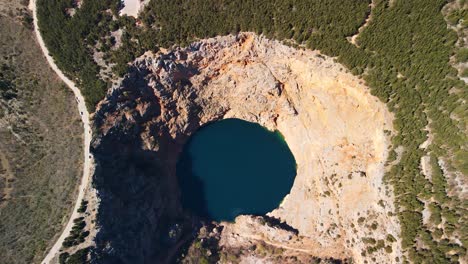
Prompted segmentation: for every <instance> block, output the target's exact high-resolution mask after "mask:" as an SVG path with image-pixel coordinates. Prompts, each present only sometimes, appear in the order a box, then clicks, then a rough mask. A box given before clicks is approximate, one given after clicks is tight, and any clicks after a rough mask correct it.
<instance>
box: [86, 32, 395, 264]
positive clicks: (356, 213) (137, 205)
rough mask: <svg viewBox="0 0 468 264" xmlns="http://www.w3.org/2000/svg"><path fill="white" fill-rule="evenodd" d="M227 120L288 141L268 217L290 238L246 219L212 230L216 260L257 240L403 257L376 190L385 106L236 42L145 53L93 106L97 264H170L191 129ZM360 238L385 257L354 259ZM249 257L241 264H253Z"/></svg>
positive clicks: (297, 55)
mask: <svg viewBox="0 0 468 264" xmlns="http://www.w3.org/2000/svg"><path fill="white" fill-rule="evenodd" d="M232 117H235V118H240V119H244V120H247V121H250V122H257V123H259V124H261V125H263V126H265V127H267V128H269V129H272V130H274V129H277V130H279V131H280V132H281V133H282V134H283V135H284V136H285V139H286V142H287V143H288V145H289V147H290V149H291V151H292V153H293V154H294V157H295V159H296V161H297V176H296V179H295V182H294V186H293V188H292V189H291V193H290V194H289V195H288V196H287V197H286V198H285V199H284V201H283V203H282V204H281V205H280V206H279V207H278V209H276V210H274V211H273V212H271V213H270V214H269V215H270V217H274V218H277V219H279V220H281V221H283V222H284V223H285V224H286V225H288V226H290V227H291V228H293V229H295V230H297V232H296V233H294V234H290V235H286V236H281V235H280V234H281V232H287V231H284V230H283V231H281V230H280V229H281V228H280V227H277V228H264V227H262V225H263V224H262V223H263V221H256V220H254V219H253V218H252V219H250V220H249V217H248V216H243V217H239V218H238V219H237V221H236V223H220V224H219V226H221V227H223V229H222V230H223V231H222V232H221V234H220V235H219V239H220V240H219V245H220V247H221V248H235V247H238V248H241V247H245V246H248V245H249V244H252V243H254V241H256V240H262V241H264V242H265V243H267V244H269V245H271V246H274V247H280V248H283V249H285V250H288V251H291V252H299V253H301V254H310V255H314V256H318V257H322V258H328V257H335V258H353V260H354V261H355V262H358V263H362V262H364V260H366V259H367V260H371V259H372V258H376V259H377V260H379V262H380V263H384V262H386V263H388V262H392V261H393V260H394V259H395V257H397V256H400V255H401V249H400V247H399V243H391V242H388V241H386V240H385V239H386V236H387V234H391V235H393V236H394V237H395V238H398V234H399V225H398V222H397V219H396V217H394V216H389V214H388V212H392V211H393V210H394V208H393V198H392V192H391V189H389V188H388V187H387V186H385V185H383V182H382V177H383V173H384V163H385V160H386V156H387V148H388V146H387V136H386V134H388V133H389V132H390V131H391V115H390V114H389V113H388V111H387V110H386V108H385V105H384V104H383V103H381V102H379V101H378V100H377V99H376V98H375V97H373V96H371V95H370V93H369V90H368V89H367V88H366V87H365V86H364V85H363V83H362V81H360V80H359V79H358V78H356V77H354V76H352V75H351V74H350V73H348V72H346V70H345V69H344V68H343V67H342V66H340V65H338V64H336V63H335V62H334V61H333V59H331V58H326V57H325V56H322V55H320V54H319V53H318V52H313V51H305V50H296V49H293V48H290V47H287V46H284V45H282V44H280V43H279V42H276V41H270V40H267V39H264V38H262V37H258V36H255V35H253V34H249V33H244V34H240V35H238V36H226V37H218V38H213V39H208V40H202V41H200V42H196V43H193V44H191V45H190V46H189V47H188V48H178V49H175V50H172V51H166V50H163V51H161V52H159V53H157V54H152V53H146V54H145V55H144V56H142V57H141V58H139V59H137V60H136V61H135V62H134V64H133V65H132V70H131V72H130V73H129V74H128V76H126V78H125V79H124V80H123V81H122V83H121V84H120V85H119V86H118V87H115V88H114V89H113V90H112V91H111V92H109V94H108V96H107V97H106V99H105V100H104V101H103V102H101V104H100V106H99V108H98V111H97V113H96V116H95V129H96V134H97V136H96V138H95V140H94V144H93V148H94V149H93V151H94V153H95V156H96V163H97V170H96V174H95V176H94V185H95V187H96V189H97V190H98V192H99V196H100V199H101V203H100V209H99V212H98V225H99V226H100V228H101V229H100V232H99V233H98V236H97V238H96V242H97V247H98V249H97V251H98V252H99V253H100V254H101V256H106V258H107V259H109V260H112V259H114V260H116V259H119V260H121V261H123V262H127V263H129V262H131V260H133V261H134V262H135V260H137V261H138V262H141V263H143V262H149V261H150V260H151V259H155V258H158V259H160V260H166V259H167V257H171V256H170V255H171V254H172V250H171V248H174V247H177V242H174V241H172V242H171V241H170V239H168V238H167V233H168V230H169V229H171V227H172V226H173V225H174V223H185V226H190V224H187V223H191V220H189V219H188V218H187V217H184V216H183V215H184V213H183V209H182V208H181V205H180V202H179V189H178V186H177V178H176V175H175V164H176V161H177V157H178V154H179V153H180V151H181V149H182V146H183V144H184V143H185V142H186V140H187V139H188V137H189V136H190V135H191V134H192V133H194V132H195V131H196V130H197V129H198V128H199V127H200V126H202V125H204V124H206V123H208V122H213V121H216V120H220V119H223V118H232ZM385 130H387V132H386V131H385ZM390 215H391V214H390ZM364 237H368V238H373V239H375V240H376V241H379V240H383V242H384V246H386V247H387V253H385V251H384V250H383V247H382V242H381V243H380V244H378V245H380V247H378V249H376V250H370V251H371V252H369V253H368V252H366V253H364V254H363V253H362V252H364V251H369V250H368V248H369V246H375V245H374V244H372V243H371V244H370V245H369V244H366V243H364V242H363V238H364ZM181 239H182V238H181ZM388 248H390V249H391V253H389V252H390V250H389V249H388ZM248 254H250V255H248V256H241V258H243V259H244V260H245V261H246V262H249V261H250V262H251V261H254V260H255V259H256V256H253V255H252V254H254V253H248ZM363 255H364V256H363ZM257 257H258V256H257Z"/></svg>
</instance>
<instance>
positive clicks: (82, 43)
mask: <svg viewBox="0 0 468 264" xmlns="http://www.w3.org/2000/svg"><path fill="white" fill-rule="evenodd" d="M46 2H47V3H46ZM70 2H71V0H68V1H67V0H57V1H54V2H53V1H41V2H40V3H41V6H40V7H41V8H40V11H41V12H40V14H42V15H41V26H42V25H44V28H45V25H57V24H63V25H64V26H61V27H56V28H55V29H50V27H47V28H48V30H46V31H44V34H45V36H46V37H47V44H48V45H49V46H50V48H51V50H52V52H53V53H54V57H55V58H56V60H57V61H58V62H59V66H60V67H62V69H64V70H66V71H67V72H68V73H69V74H73V73H75V76H74V77H77V78H79V79H80V80H81V81H80V84H82V87H83V90H84V91H85V96H86V97H87V98H88V100H89V102H90V104H94V103H95V102H97V100H99V99H100V98H101V97H102V94H103V90H104V88H105V85H104V84H102V81H99V80H98V79H97V78H96V76H97V71H98V69H97V67H96V66H95V65H94V64H93V63H92V61H91V59H90V58H91V55H90V46H93V45H94V44H95V43H98V42H100V43H101V44H103V43H104V44H105V45H107V47H105V48H104V49H103V50H104V51H106V53H107V57H108V59H109V60H110V61H112V62H114V63H116V66H115V67H114V72H115V73H116V74H118V75H122V74H124V73H125V72H126V69H127V63H128V62H130V61H131V60H133V59H134V58H135V57H136V56H139V55H140V54H142V53H143V52H144V51H146V50H157V49H158V47H159V46H165V47H168V46H171V45H186V44H187V43H189V42H191V41H193V40H196V39H199V38H206V37H213V36H216V35H225V34H229V33H236V32H239V31H254V32H257V33H259V34H263V35H265V36H267V37H269V38H273V39H280V40H285V43H287V44H290V45H295V46H300V47H307V48H311V49H319V50H321V51H322V52H323V53H325V54H327V55H330V56H334V57H337V60H338V61H339V62H341V63H343V64H344V65H346V66H347V67H348V68H349V69H350V70H351V72H352V73H354V74H357V75H360V76H361V77H362V78H364V80H365V81H366V83H367V84H368V85H369V86H370V87H371V91H372V93H373V94H374V95H375V96H377V97H378V98H380V99H381V100H382V101H384V102H386V103H387V105H388V107H389V109H390V110H391V111H392V112H394V113H395V121H394V127H395V129H396V131H397V134H396V135H395V136H394V138H393V140H392V143H393V147H394V149H395V148H396V147H398V146H401V147H403V150H404V151H403V152H402V153H401V154H400V162H399V163H398V164H397V165H395V166H393V167H392V168H391V171H390V172H389V173H388V174H387V175H386V180H387V181H388V182H389V183H390V184H392V186H393V189H394V193H395V196H396V204H397V214H398V216H399V219H400V223H401V228H402V232H401V236H402V239H403V241H402V245H403V247H404V249H405V251H406V253H407V254H406V258H408V259H410V260H412V261H413V262H415V263H421V262H423V261H424V260H427V259H431V260H433V261H435V262H436V263H447V262H456V261H458V259H459V258H460V257H461V256H464V255H465V254H466V249H465V248H466V245H467V244H468V230H467V229H468V223H467V220H468V219H467V216H468V213H467V212H466V209H467V206H466V201H462V200H460V199H459V198H457V197H456V196H453V195H449V194H448V193H449V192H448V190H449V189H453V188H452V187H451V186H450V182H447V179H446V177H444V174H447V173H446V172H444V171H443V170H442V169H443V168H442V167H441V164H444V167H445V168H444V169H445V170H447V171H449V172H455V171H457V172H459V173H462V174H463V175H467V174H468V159H467V157H468V152H467V145H466V144H467V142H468V140H467V135H466V131H465V130H466V125H467V124H466V121H467V107H466V104H465V103H462V102H463V101H466V99H467V92H468V89H467V86H466V84H465V83H464V82H462V81H461V80H459V79H458V78H457V77H456V75H457V71H456V70H455V69H453V68H452V67H451V65H450V64H449V58H450V57H451V56H452V55H454V54H455V52H457V53H456V54H457V56H456V57H457V59H458V60H460V61H463V60H466V56H467V55H466V50H464V49H460V50H458V51H455V49H454V43H455V42H456V40H457V36H456V34H455V33H454V32H453V31H451V30H450V29H448V28H447V22H446V21H445V20H444V17H443V15H442V13H441V9H442V7H443V6H444V5H445V4H446V2H445V1H444V0H414V1H404V0H393V1H389V0H375V1H374V8H373V10H372V19H371V21H370V23H369V24H368V26H367V27H366V28H365V29H364V30H363V32H362V33H361V34H360V35H359V37H358V38H357V43H358V46H355V45H353V44H351V43H349V42H348V40H347V37H350V36H352V35H354V34H355V33H356V32H357V31H358V28H359V27H360V26H361V25H362V24H363V23H364V20H365V18H366V16H367V15H369V13H370V8H369V1H359V0H342V1H335V0H326V1H323V0H321V1H319V0H282V1H280V0H260V1H259V0H256V1H255V0H242V1H226V0H191V1H187V0H174V1H163V0H152V1H151V2H150V4H149V5H148V7H147V8H146V9H145V11H144V12H143V13H142V14H141V16H140V17H141V18H140V19H141V21H140V22H141V26H137V25H136V24H135V22H136V20H135V19H133V18H129V17H121V18H119V19H118V20H117V19H116V18H114V19H110V18H109V17H106V15H105V14H104V13H103V12H102V10H104V9H105V8H106V6H108V7H109V8H111V9H115V8H117V7H116V6H115V5H116V4H115V2H113V1H110V0H108V1H99V3H97V1H84V5H83V7H82V9H83V10H86V14H81V13H84V11H83V10H80V11H78V12H77V14H75V16H73V18H70V17H68V16H67V15H66V14H65V12H64V11H63V10H64V9H65V8H67V7H69V6H70V5H71V3H70ZM115 13H116V11H114V14H115ZM465 16H466V11H457V12H452V13H450V14H449V16H448V17H447V20H448V22H449V23H452V24H457V23H460V24H461V25H462V26H466V24H467V23H466V20H464V17H465ZM96 23H97V24H98V25H99V26H98V27H93V25H95V24H96ZM106 28H107V30H108V31H114V30H116V29H117V28H120V29H123V30H124V33H123V36H122V45H121V46H120V48H118V49H116V50H112V49H110V45H111V44H112V43H109V41H108V39H109V34H108V33H105V32H104V31H105V30H106ZM103 32H104V33H103ZM106 34H107V35H106ZM106 43H107V44H106ZM90 76H92V78H91V77H90ZM90 80H92V81H90ZM92 84H95V86H93V85H92ZM428 133H430V134H431V136H432V137H433V139H432V143H431V144H430V146H429V147H428V148H427V149H421V148H420V147H419V146H420V145H421V144H422V143H423V142H424V141H425V140H426V139H427V136H428ZM424 155H430V161H431V162H430V163H431V168H432V172H433V176H432V178H430V179H428V178H426V177H424V175H422V173H421V170H420V160H421V157H423V156H424ZM396 157H397V154H396V153H395V152H392V153H391V155H390V160H389V161H392V160H394V159H396ZM426 204H427V205H426ZM425 206H427V207H428V208H429V210H430V212H431V217H430V223H429V224H427V223H423V219H422V218H423V216H422V211H423V209H424V207H425ZM454 238H456V239H454ZM418 241H419V242H422V243H424V245H425V247H418V246H417V242H418ZM457 241H461V245H460V244H459V243H457Z"/></svg>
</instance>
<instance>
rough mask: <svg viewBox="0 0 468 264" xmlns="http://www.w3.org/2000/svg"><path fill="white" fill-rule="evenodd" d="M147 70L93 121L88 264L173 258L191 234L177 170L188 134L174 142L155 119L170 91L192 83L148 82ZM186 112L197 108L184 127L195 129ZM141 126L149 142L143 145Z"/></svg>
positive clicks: (133, 75)
mask: <svg viewBox="0 0 468 264" xmlns="http://www.w3.org/2000/svg"><path fill="white" fill-rule="evenodd" d="M148 74H149V73H148V70H145V69H142V68H137V67H134V68H132V69H131V72H130V73H129V75H128V76H127V77H126V79H125V80H124V81H123V83H122V86H121V87H119V88H118V89H115V90H113V91H112V93H111V94H109V95H108V96H107V98H106V101H103V103H102V104H101V105H100V107H99V109H98V111H97V112H96V115H95V118H94V129H95V137H94V138H93V143H92V148H91V151H92V153H93V155H94V158H95V164H96V170H95V173H94V175H93V187H94V188H95V189H96V190H97V193H98V195H97V196H98V199H99V200H100V201H99V208H98V212H97V218H96V219H97V220H96V221H97V223H96V224H97V227H98V233H97V235H96V239H95V242H96V248H95V249H93V251H92V259H93V261H92V262H93V263H104V264H107V263H112V264H119V263H132V264H133V263H164V262H167V261H171V259H173V256H174V255H175V254H176V252H177V251H178V247H180V243H181V242H180V241H181V240H186V239H187V238H190V237H191V236H193V235H192V232H193V230H194V229H195V228H196V225H197V224H198V223H197V222H198V221H196V220H194V219H193V218H191V217H190V216H187V215H186V214H185V212H184V211H183V209H182V206H181V203H180V190H179V184H178V181H177V176H176V173H175V168H176V162H177V156H178V154H179V152H180V150H181V148H182V144H183V142H184V141H185V140H186V138H188V135H185V134H182V135H181V136H180V138H176V139H173V138H172V137H171V135H170V134H169V131H168V127H167V125H165V124H164V123H161V122H158V121H157V120H159V118H161V115H162V114H161V112H162V111H161V105H163V104H165V107H175V104H174V103H173V100H174V99H173V98H172V97H173V93H174V91H175V90H178V93H179V94H182V93H183V92H184V90H183V89H186V88H187V86H189V85H190V82H188V81H187V80H185V79H181V80H177V82H176V83H174V84H173V86H170V87H169V88H167V87H164V86H163V85H161V84H160V83H158V84H156V85H155V86H154V87H150V86H149V85H148V80H147V79H146V76H147V75H148ZM172 81H173V80H171V82H172ZM191 110H192V111H193V112H195V113H193V114H192V115H191V118H192V119H193V120H190V122H189V124H190V125H189V126H188V129H189V130H196V129H197V127H196V126H197V124H198V123H199V120H198V119H197V118H198V115H197V114H196V111H198V109H197V108H193V109H191ZM174 113H175V114H177V112H176V110H174ZM145 130H149V131H150V135H151V138H152V139H145V141H146V142H143V140H142V133H143V132H144V131H145ZM185 133H186V132H185ZM148 143H151V144H153V146H152V147H150V148H149V149H150V150H148V147H145V146H147V144H148ZM156 145H157V147H154V146H156Z"/></svg>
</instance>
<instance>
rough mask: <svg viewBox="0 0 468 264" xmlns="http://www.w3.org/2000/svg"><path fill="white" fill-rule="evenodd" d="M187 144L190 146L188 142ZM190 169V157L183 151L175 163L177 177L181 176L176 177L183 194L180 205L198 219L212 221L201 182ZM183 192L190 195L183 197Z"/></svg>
mask: <svg viewBox="0 0 468 264" xmlns="http://www.w3.org/2000/svg"><path fill="white" fill-rule="evenodd" d="M187 144H190V141H189V142H188V143H187ZM192 167H193V161H192V155H191V154H190V152H189V151H184V152H183V153H182V154H181V156H180V158H179V161H178V163H177V175H182V176H179V177H178V179H179V184H180V186H182V192H183V194H182V197H181V200H182V204H183V205H184V206H185V207H187V208H189V209H190V210H191V211H192V212H194V213H196V214H197V215H198V216H199V217H201V218H205V219H212V216H210V214H209V211H208V208H207V201H206V196H205V190H204V188H205V187H204V185H203V181H202V179H201V178H200V177H198V176H197V175H196V174H195V173H193V170H192ZM187 188H189V190H187ZM185 191H187V192H188V193H190V195H184V193H185Z"/></svg>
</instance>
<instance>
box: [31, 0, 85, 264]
mask: <svg viewBox="0 0 468 264" xmlns="http://www.w3.org/2000/svg"><path fill="white" fill-rule="evenodd" d="M29 8H30V9H31V11H32V13H33V19H34V33H35V35H36V38H37V42H38V43H39V46H40V47H41V49H42V53H43V54H44V56H45V58H46V59H47V62H48V63H49V65H50V67H51V68H52V69H53V70H54V71H55V73H56V74H57V75H58V76H59V77H60V79H62V81H63V82H64V83H65V84H66V85H67V86H68V87H69V88H70V89H71V90H72V91H73V94H74V95H75V97H76V101H77V103H78V110H79V112H80V114H81V121H82V122H83V129H84V142H83V143H84V144H83V148H84V164H83V176H82V178H81V184H80V186H79V189H78V196H77V197H76V202H75V206H74V207H73V213H72V215H71V216H70V219H69V220H68V223H67V225H66V226H65V228H64V229H63V232H62V234H61V235H60V237H59V238H58V239H57V241H56V242H55V244H54V245H53V246H52V248H51V249H50V251H49V252H48V253H47V255H46V256H45V258H44V260H43V261H42V263H43V264H46V263H50V262H51V260H52V259H53V258H54V257H55V255H57V254H58V253H59V251H60V248H61V247H62V243H63V241H64V240H65V238H66V237H68V236H69V235H70V231H71V229H72V227H73V219H75V218H77V217H78V215H79V214H78V212H77V210H78V208H79V206H80V203H81V200H82V199H83V196H84V191H85V188H86V186H88V183H89V179H90V175H91V169H92V168H93V160H92V157H91V154H90V152H89V147H90V143H91V126H90V119H89V113H88V110H87V109H86V105H85V101H84V98H83V96H82V95H81V92H80V90H79V89H78V88H77V87H76V86H75V84H74V83H73V82H72V81H71V80H70V79H68V78H67V77H66V76H65V75H64V74H63V72H62V71H61V70H60V69H59V68H58V67H57V65H56V64H55V62H54V60H53V58H52V57H51V56H50V55H49V51H48V50H47V47H46V46H45V44H44V40H43V39H42V36H41V34H40V32H39V27H38V23H37V8H36V0H31V1H30V5H29Z"/></svg>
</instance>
